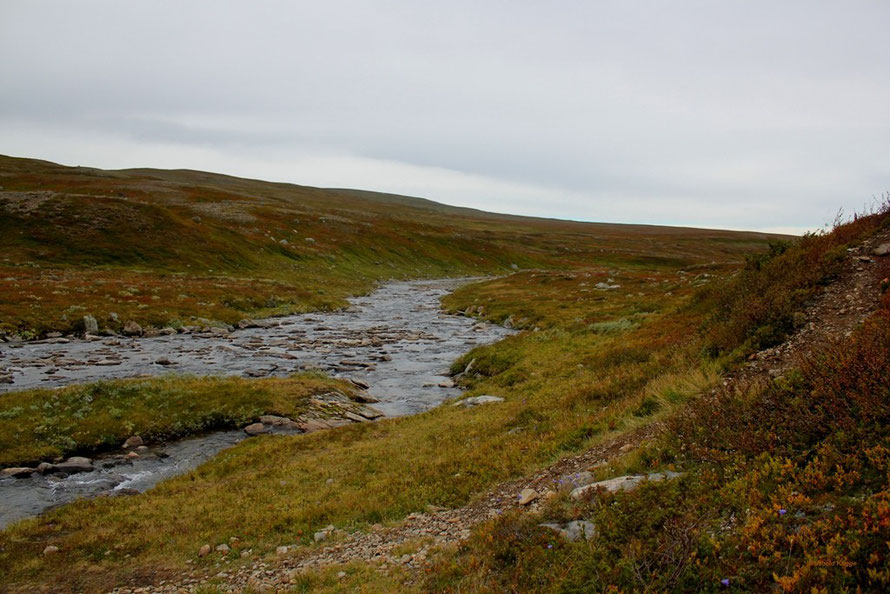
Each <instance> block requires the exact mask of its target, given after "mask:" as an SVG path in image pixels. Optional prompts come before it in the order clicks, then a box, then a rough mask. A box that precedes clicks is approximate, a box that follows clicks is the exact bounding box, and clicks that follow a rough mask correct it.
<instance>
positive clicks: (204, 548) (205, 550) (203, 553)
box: [198, 544, 211, 557]
mask: <svg viewBox="0 0 890 594" xmlns="http://www.w3.org/2000/svg"><path fill="white" fill-rule="evenodd" d="M210 550H211V549H210V545H209V544H205V545H203V546H202V547H201V548H200V549H198V557H206V556H207V555H209V554H210Z"/></svg>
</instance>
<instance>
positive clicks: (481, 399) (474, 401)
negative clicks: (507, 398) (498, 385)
mask: <svg viewBox="0 0 890 594" xmlns="http://www.w3.org/2000/svg"><path fill="white" fill-rule="evenodd" d="M503 401H504V399H503V398H500V397H499V396H490V395H488V394H483V395H482V396H473V397H472V398H465V399H463V400H460V401H458V402H455V403H454V406H464V407H467V408H469V407H471V406H479V405H480V404H488V403H490V402H503Z"/></svg>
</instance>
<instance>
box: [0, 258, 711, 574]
mask: <svg viewBox="0 0 890 594" xmlns="http://www.w3.org/2000/svg"><path fill="white" fill-rule="evenodd" d="M588 272H589V271H588ZM585 274H587V273H579V274H577V275H575V276H574V277H573V278H572V279H570V280H566V279H564V278H563V275H564V273H562V272H554V273H551V274H544V273H535V275H533V276H532V275H527V274H517V275H513V276H512V277H508V278H507V279H496V280H492V281H487V282H484V283H479V284H476V285H474V286H473V287H467V288H464V289H463V290H462V291H461V292H460V294H459V295H456V296H454V297H453V298H452V299H453V300H454V302H453V303H455V304H456V303H462V302H463V301H464V300H466V301H467V302H469V301H474V302H480V303H481V302H483V301H484V300H485V299H487V297H486V296H487V295H489V294H491V293H492V292H493V291H495V292H501V293H502V295H503V297H504V299H505V300H508V291H507V288H510V290H511V291H515V292H516V295H517V297H518V296H519V295H521V294H522V292H523V290H524V291H525V292H526V294H533V293H535V294H537V295H538V296H539V297H538V298H537V299H536V300H535V301H533V302H530V301H529V300H528V299H526V300H523V301H522V304H523V306H524V307H529V304H530V303H533V304H534V310H533V311H530V312H529V313H531V314H533V315H535V316H536V318H535V319H536V321H537V323H539V324H540V326H539V328H540V330H539V331H537V332H535V331H533V330H528V331H525V332H522V333H520V334H518V335H515V336H512V337H509V338H507V339H506V340H504V341H502V342H501V343H498V344H496V345H489V346H485V347H481V348H478V349H474V351H472V352H471V353H469V354H467V355H466V356H465V357H464V358H462V360H461V361H460V362H458V366H460V365H464V366H465V364H466V362H468V361H469V360H472V359H475V360H476V364H474V367H473V370H471V372H470V373H468V374H465V375H464V377H463V378H462V382H463V383H464V384H465V385H466V387H467V388H469V390H468V395H478V394H483V393H489V394H496V395H499V396H502V397H504V398H505V402H503V403H498V404H490V405H483V406H479V407H473V408H470V409H465V408H463V407H453V406H447V405H446V406H442V407H439V408H437V409H434V410H432V411H429V412H427V413H424V414H421V415H417V416H413V417H407V418H400V419H389V420H384V421H381V422H377V423H373V424H366V425H355V426H348V427H342V428H339V429H335V430H331V431H328V432H324V433H323V434H322V433H316V434H310V435H302V436H294V437H275V438H272V439H266V438H259V439H253V440H249V441H248V442H244V443H242V444H239V445H238V446H236V447H234V448H231V449H229V450H227V451H226V452H225V453H223V454H221V455H220V456H218V457H216V458H215V459H214V460H212V461H210V462H208V463H206V464H204V465H202V466H201V467H199V468H198V469H197V470H195V471H193V472H191V473H189V474H187V475H185V476H182V477H178V478H175V479H173V480H170V481H166V482H165V483H163V484H161V485H159V486H158V487H156V488H154V489H152V490H151V491H149V492H148V493H146V494H145V495H143V496H139V497H129V498H117V499H104V500H102V499H95V500H90V501H81V502H77V503H74V504H72V505H69V506H66V507H64V508H62V509H59V510H54V511H51V512H49V513H47V514H44V515H42V516H40V517H39V518H35V519H31V520H26V521H23V522H21V523H18V524H16V525H14V526H12V527H10V528H9V529H7V530H6V531H5V532H3V533H0V549H2V551H0V567H2V568H3V569H4V570H5V574H4V577H3V578H0V583H2V584H3V585H4V586H5V587H9V588H20V589H40V588H47V587H49V586H50V585H53V586H54V587H58V588H62V589H71V590H77V589H86V590H94V589H103V588H111V587H114V586H115V585H120V584H123V583H126V582H127V580H128V579H130V576H131V575H133V573H132V572H134V571H136V572H137V573H136V575H140V576H143V577H144V576H145V575H146V574H145V572H146V571H148V570H149V569H150V570H151V571H152V572H156V573H155V574H153V575H156V576H162V575H168V574H170V573H172V572H176V571H182V569H183V568H184V567H186V565H185V562H186V561H193V562H194V563H196V564H197V566H198V567H199V568H203V567H207V566H209V564H212V563H215V562H217V561H219V559H218V558H217V557H218V556H214V557H213V558H210V557H208V558H204V559H200V558H198V557H197V556H196V553H197V550H198V548H199V547H200V546H201V545H202V544H204V543H205V542H207V543H211V544H214V545H215V544H218V543H221V542H228V541H229V539H230V538H231V537H233V536H235V537H237V538H238V539H239V540H238V543H239V544H238V547H237V548H236V549H235V550H234V552H233V553H232V554H231V558H232V561H231V562H232V563H237V559H239V557H238V555H239V552H240V550H243V549H246V548H250V549H252V550H253V551H254V552H255V553H256V554H265V553H267V552H270V551H273V550H274V548H275V547H276V546H279V545H293V544H298V545H301V546H313V544H312V542H311V541H312V538H311V537H312V534H313V532H314V531H315V530H317V529H319V528H321V527H323V526H326V525H328V524H334V525H335V526H337V527H338V528H343V529H345V530H347V531H351V530H358V529H366V528H367V527H368V526H369V525H371V524H375V523H381V522H382V523H387V522H397V521H399V520H401V519H402V518H404V517H405V516H406V515H407V514H409V513H412V512H415V511H423V510H424V509H425V507H426V506H427V505H428V504H433V505H438V506H443V507H455V506H460V505H463V504H464V503H466V502H467V501H469V500H470V499H471V498H472V497H473V496H474V495H476V494H478V493H480V492H482V491H484V490H485V489H486V488H488V487H490V486H492V485H494V484H496V483H498V482H500V481H503V480H506V479H509V478H511V477H517V476H522V475H524V474H525V473H527V472H529V471H531V470H533V469H535V468H540V467H542V466H544V465H547V464H549V463H552V462H553V461H555V460H557V459H558V458H560V457H561V456H564V455H567V454H569V453H572V452H577V451H580V450H583V449H584V448H586V447H589V446H590V445H591V444H594V443H597V442H598V441H599V440H602V439H607V438H609V437H611V436H613V435H615V434H617V433H618V432H621V431H626V430H630V429H633V428H636V427H639V426H640V425H642V424H645V423H649V422H652V421H653V420H656V419H659V418H664V417H665V416H667V415H668V414H669V413H670V411H672V410H675V409H676V408H677V407H678V406H680V405H681V404H682V402H683V401H685V399H686V398H688V397H691V396H693V395H694V394H695V393H697V392H698V391H700V390H702V389H704V388H706V387H707V386H710V385H712V384H713V383H714V382H715V381H716V379H717V374H716V373H715V370H714V369H713V368H709V367H707V366H705V367H703V366H702V363H701V361H700V358H699V353H700V352H701V345H700V341H699V339H698V338H697V335H696V333H694V332H690V331H689V330H690V328H695V327H697V325H699V324H701V323H702V320H703V318H702V317H701V316H700V315H698V314H689V313H687V312H686V311H685V309H686V308H685V306H684V304H686V303H688V302H689V301H690V299H691V294H692V293H691V289H690V290H687V289H683V288H680V289H678V290H677V291H676V292H675V293H674V295H673V297H672V299H673V301H669V302H663V303H662V304H661V307H660V308H659V309H660V311H659V312H649V313H648V315H646V316H644V317H641V318H639V320H640V323H639V325H638V326H637V327H635V328H631V329H627V330H626V331H622V333H598V332H596V331H594V330H592V329H590V327H589V325H588V324H580V325H578V324H576V323H575V322H574V321H573V318H568V319H567V318H565V317H564V316H563V315H562V314H563V313H564V312H565V311H567V309H566V307H564V305H565V304H563V303H561V302H560V301H558V300H554V299H552V298H551V293H550V291H555V289H554V288H553V287H554V286H555V285H558V286H559V287H560V288H561V289H565V288H566V286H567V285H566V283H570V286H572V287H574V288H575V289H577V288H578V287H579V285H580V284H581V283H585V282H588V280H587V279H588V277H587V276H585ZM590 274H593V273H592V272H590ZM651 274H653V271H650V270H637V271H628V272H626V273H624V278H625V282H627V283H628V285H633V286H636V285H640V287H642V286H644V285H645V284H646V283H648V282H650V281H644V279H645V278H647V277H648V276H650V275H651ZM675 276H676V275H675ZM677 282H678V283H679V282H680V281H677ZM680 284H681V285H683V286H685V284H691V283H685V284H683V283H680ZM659 286H660V285H659ZM653 287H655V285H653ZM580 288H583V287H580ZM561 289H560V291H561ZM656 290H657V289H655V288H653V289H652V291H653V293H654V292H655V291H656ZM639 292H644V293H645V291H635V293H634V296H633V297H632V298H630V297H627V296H626V295H625V294H623V293H618V292H614V291H613V292H609V293H608V294H607V295H608V296H607V298H606V299H605V300H604V301H601V300H591V301H590V302H589V303H587V304H586V305H578V302H576V301H574V300H571V307H573V308H574V307H577V308H579V310H580V309H586V310H588V313H589V314H590V316H591V319H593V318H596V319H600V318H605V317H608V316H611V315H616V316H620V317H621V318H625V317H627V316H630V315H633V314H632V311H633V310H635V309H636V308H637V307H638V306H639V303H638V301H637V300H638V299H643V300H645V299H646V297H645V296H644V297H638V296H637V293H639ZM508 302H509V300H508ZM486 303H487V301H486ZM492 303H493V302H492ZM517 305H518V302H517ZM595 308H600V310H601V312H602V313H601V314H597V313H596V312H595V311H592V310H593V309H595ZM508 309H509V308H508ZM498 311H499V310H498ZM514 315H517V314H514ZM653 403H654V404H653ZM406 469H410V472H409V471H406ZM329 479H330V480H331V481H332V482H331V483H329V482H328V481H329ZM51 543H52V544H54V545H55V546H58V547H59V548H60V550H61V552H60V554H59V556H58V559H56V560H54V561H52V562H49V561H45V560H44V559H43V558H42V557H41V556H40V551H42V549H43V547H45V546H46V545H48V544H51ZM107 551H111V552H110V553H107ZM194 563H193V566H194ZM62 568H64V571H62ZM140 571H141V573H139V572H140ZM311 579H315V578H311ZM386 579H390V578H386ZM393 579H395V578H393Z"/></svg>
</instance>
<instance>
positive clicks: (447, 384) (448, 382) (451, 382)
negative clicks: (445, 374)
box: [439, 378, 454, 388]
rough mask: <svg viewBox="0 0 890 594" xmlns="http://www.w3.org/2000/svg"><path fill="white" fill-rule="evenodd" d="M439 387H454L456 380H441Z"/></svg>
mask: <svg viewBox="0 0 890 594" xmlns="http://www.w3.org/2000/svg"><path fill="white" fill-rule="evenodd" d="M439 387H440V388H453V387H454V380H453V379H451V378H448V379H444V380H442V381H441V382H439Z"/></svg>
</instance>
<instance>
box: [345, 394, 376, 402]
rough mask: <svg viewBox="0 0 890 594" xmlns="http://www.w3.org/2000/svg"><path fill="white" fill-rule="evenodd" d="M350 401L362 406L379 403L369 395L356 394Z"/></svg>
mask: <svg viewBox="0 0 890 594" xmlns="http://www.w3.org/2000/svg"><path fill="white" fill-rule="evenodd" d="M352 399H353V400H355V401H356V402H360V403H363V404H374V403H375V402H380V400H379V399H378V398H374V397H373V396H371V395H370V394H356V395H355V396H353V397H352Z"/></svg>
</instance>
